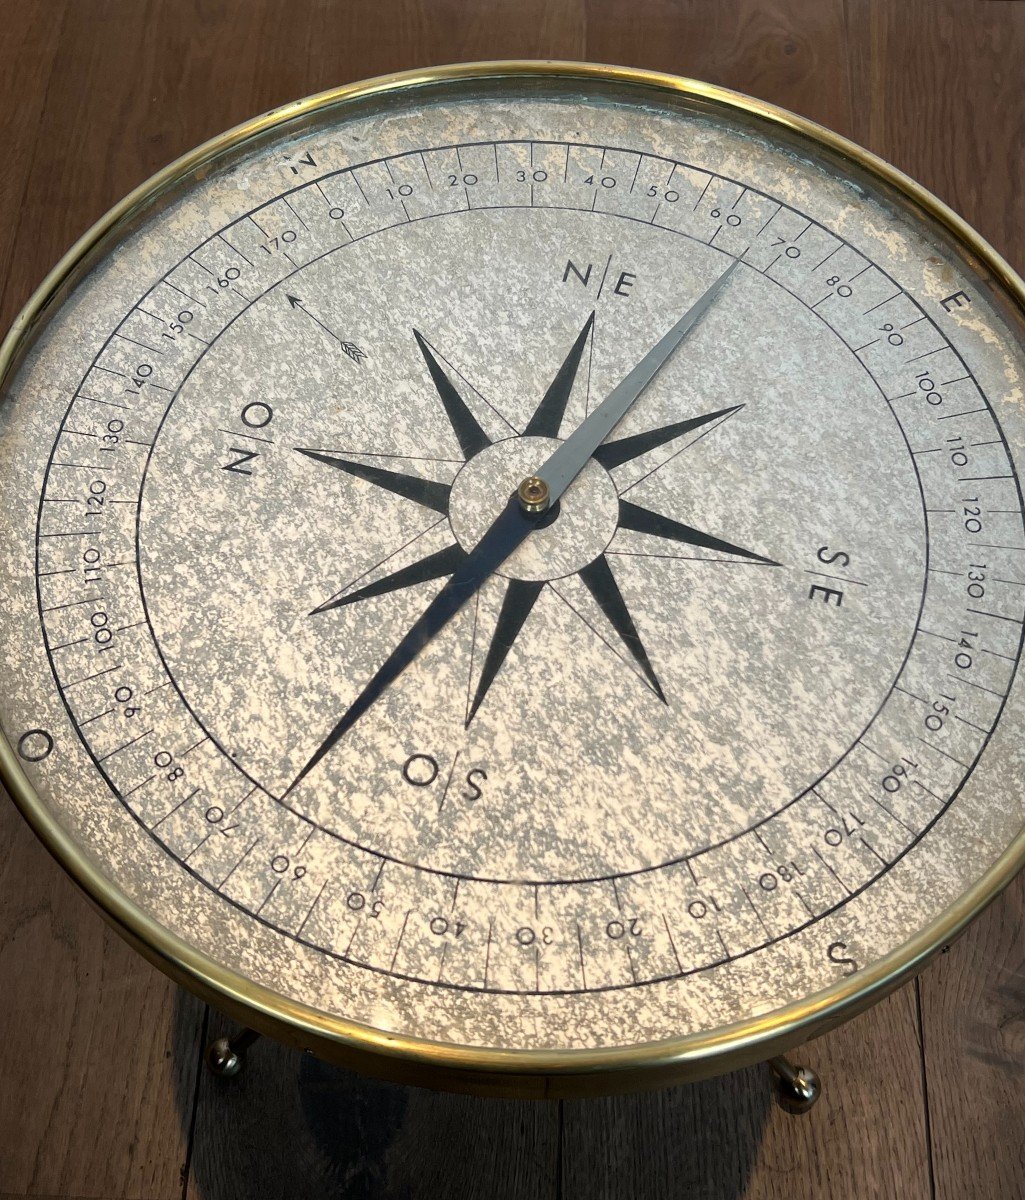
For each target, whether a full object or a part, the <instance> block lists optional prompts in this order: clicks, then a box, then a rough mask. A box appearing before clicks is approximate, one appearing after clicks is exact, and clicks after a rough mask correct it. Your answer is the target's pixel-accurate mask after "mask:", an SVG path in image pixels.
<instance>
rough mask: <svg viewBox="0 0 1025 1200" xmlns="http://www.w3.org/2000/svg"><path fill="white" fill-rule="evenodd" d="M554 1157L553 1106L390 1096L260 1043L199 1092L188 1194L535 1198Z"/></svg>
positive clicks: (403, 1093) (389, 1091) (552, 1185)
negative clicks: (241, 1063)
mask: <svg viewBox="0 0 1025 1200" xmlns="http://www.w3.org/2000/svg"><path fill="white" fill-rule="evenodd" d="M230 1028H231V1027H230V1026H229V1025H227V1024H226V1023H225V1022H224V1021H223V1020H222V1019H221V1018H220V1017H216V1018H215V1019H214V1021H213V1022H212V1023H211V1029H212V1031H213V1032H214V1034H215V1035H216V1034H217V1033H219V1032H221V1031H224V1030H228V1029H230ZM558 1152H559V1114H558V1107H557V1105H556V1104H555V1103H553V1102H538V1103H531V1102H529V1101H512V1100H493V1101H481V1100H476V1099H474V1098H472V1097H466V1096H443V1095H439V1094H437V1093H433V1092H428V1091H423V1090H421V1089H419V1088H406V1087H397V1086H395V1085H394V1084H388V1083H379V1082H376V1081H374V1080H368V1079H361V1078H359V1077H358V1076H355V1075H352V1074H351V1073H349V1072H347V1071H342V1070H339V1069H338V1068H336V1067H331V1066H327V1065H326V1064H324V1063H321V1062H318V1061H317V1060H316V1059H314V1058H312V1057H310V1056H309V1055H304V1054H301V1053H299V1052H298V1051H295V1050H289V1049H286V1048H285V1047H283V1046H278V1045H274V1044H272V1043H270V1042H266V1041H261V1042H257V1043H256V1045H255V1046H254V1047H253V1048H252V1050H251V1051H250V1053H249V1057H248V1061H247V1064H246V1069H245V1073H244V1075H243V1076H241V1077H239V1078H237V1079H234V1080H219V1079H215V1078H213V1077H212V1076H210V1075H209V1074H206V1075H204V1078H203V1079H202V1081H201V1083H200V1092H199V1107H198V1110H197V1114H196V1131H195V1143H194V1150H193V1156H192V1163H191V1175H190V1180H189V1189H188V1195H189V1196H191V1197H196V1198H199V1197H214V1196H215V1197H217V1200H248V1198H249V1197H253V1196H259V1197H260V1198H261V1200H299V1198H300V1197H313V1196H316V1197H318V1198H321V1197H322V1198H323V1200H335V1198H336V1197H337V1198H338V1200H343V1198H344V1200H371V1198H373V1200H436V1198H439V1197H445V1198H446V1200H449V1198H451V1200H464V1198H465V1200H470V1198H471V1197H487V1198H488V1200H520V1198H524V1200H525V1198H526V1197H530V1198H532V1200H547V1198H554V1197H555V1196H556V1195H557V1190H556V1189H557V1184H556V1180H557V1177H558V1172H557V1170H556V1166H557V1159H558Z"/></svg>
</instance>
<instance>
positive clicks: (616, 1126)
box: [0, 0, 1025, 1200]
mask: <svg viewBox="0 0 1025 1200" xmlns="http://www.w3.org/2000/svg"><path fill="white" fill-rule="evenodd" d="M500 57H538V58H541V57H558V58H574V59H584V58H586V59H592V60H597V61H604V62H618V63H625V64H631V65H637V66H644V67H652V68H661V69H663V70H667V71H675V72H678V73H681V74H686V75H694V76H696V77H698V78H703V79H706V80H710V81H712V82H715V83H720V84H725V85H727V86H729V87H732V88H737V89H739V90H741V91H745V92H749V93H751V94H753V95H755V96H759V97H762V98H764V99H766V100H771V101H775V102H776V103H778V104H782V105H784V106H785V107H788V108H792V109H795V110H796V111H798V112H800V113H803V114H804V115H806V116H809V117H812V118H814V119H815V120H818V121H821V122H823V123H824V124H826V125H828V126H831V127H832V128H833V129H836V130H838V131H840V132H841V133H845V134H847V135H849V136H851V137H853V138H854V139H855V140H857V141H859V142H861V143H862V144H863V145H866V146H868V147H869V148H870V149H872V150H874V151H875V152H876V153H878V154H881V155H883V156H884V157H885V158H888V159H890V160H891V161H892V162H894V163H896V164H897V166H899V167H901V168H903V169H904V170H905V171H907V172H909V173H910V174H911V175H913V176H914V177H916V178H917V179H919V180H920V181H921V182H923V183H924V184H925V185H926V186H928V187H930V188H931V189H933V190H934V191H935V192H937V193H938V194H939V195H940V196H941V197H943V199H945V200H946V201H948V202H949V203H950V204H951V205H953V207H954V208H955V209H957V210H958V211H959V212H960V213H962V214H963V215H964V216H965V217H966V218H967V219H968V220H969V221H970V222H971V223H972V224H974V225H975V226H976V227H977V228H978V229H979V230H980V231H981V232H982V233H983V234H984V235H985V236H986V237H987V238H989V239H990V240H991V241H992V242H993V243H994V245H995V246H996V247H997V248H998V249H999V250H1000V251H1001V252H1002V253H1003V254H1004V255H1005V256H1006V257H1007V258H1008V259H1009V260H1010V261H1011V263H1012V264H1013V265H1015V266H1016V267H1017V268H1018V270H1019V271H1021V270H1022V269H1023V268H1025V186H1023V182H1025V172H1023V167H1025V86H1023V85H1025V3H1019V2H1017V0H762V2H760V3H759V2H757V0H721V2H717V0H348V2H346V0H337V2H333V0H0V327H3V328H6V326H7V325H8V324H9V323H10V321H11V319H12V318H13V317H14V315H15V313H16V312H17V311H18V309H19V308H20V306H21V305H22V304H23V303H24V301H25V300H26V299H27V298H28V296H29V293H30V292H31V290H32V289H33V288H34V287H35V286H36V284H37V283H38V282H39V281H40V279H41V278H42V276H43V275H44V273H45V272H46V270H47V269H48V268H49V267H50V266H51V265H52V263H53V262H54V261H55V260H56V259H57V258H58V257H59V256H60V254H62V253H63V251H64V250H65V249H66V248H67V247H68V245H69V244H70V243H71V242H72V241H73V240H74V238H76V237H77V236H78V234H80V233H81V232H82V231H83V230H84V229H85V228H86V226H87V225H89V224H90V223H91V222H92V221H93V220H95V219H96V218H97V217H98V216H100V214H101V213H103V212H104V211H105V210H106V209H107V208H108V207H109V206H110V205H111V204H113V203H114V202H115V201H116V200H117V199H119V198H120V197H121V196H122V195H123V194H124V193H125V192H127V191H128V190H129V189H130V188H131V187H133V186H134V185H135V184H137V183H139V182H140V181H142V180H143V179H145V178H146V177H147V176H148V175H150V174H151V173H152V172H154V171H156V170H157V169H158V168H159V167H162V166H163V165H164V164H165V163H166V162H168V161H169V160H170V159H172V158H174V157H175V156H176V155H178V154H180V153H181V152H182V151H184V150H186V149H188V148H189V147H191V146H193V145H195V144H196V143H198V142H200V141H202V140H204V139H205V138H207V137H209V136H211V135H212V134H215V133H218V132H220V131H221V130H222V129H225V128H227V127H229V126H231V125H233V124H235V123H237V122H239V121H241V120H243V119H244V118H246V117H248V116H251V115H253V114H255V113H258V112H261V111H263V110H265V109H268V108H271V107H273V106H274V105H277V104H279V103H282V102H284V101H287V100H291V99H295V98H297V97H299V96H303V95H306V94H308V93H310V92H315V91H319V90H321V89H323V88H327V87H330V86H332V85H335V84H339V83H344V82H346V81H349V80H353V79H357V78H360V77H364V76H368V75H373V74H377V73H380V72H387V71H393V70H397V69H400V68H404V67H413V66H423V65H427V64H431V63H439V62H446V61H448V62H452V61H459V60H468V59H481V58H500ZM1023 907H1025V887H1023V886H1022V885H1021V884H1018V885H1015V886H1013V887H1012V888H1011V889H1010V891H1009V892H1008V893H1007V894H1006V895H1005V896H1004V897H1002V898H1001V899H1000V900H999V901H998V902H997V903H996V904H995V905H994V906H993V907H992V908H991V909H990V910H989V912H988V913H987V914H986V915H985V916H983V918H982V919H981V920H980V921H978V922H977V924H976V925H975V926H974V927H973V928H972V929H971V930H970V931H969V933H968V934H967V935H966V936H965V937H964V938H963V939H962V940H961V941H960V942H959V943H958V944H957V945H956V946H955V947H954V949H953V950H952V951H951V952H950V953H949V954H947V955H946V956H944V957H943V958H942V959H940V960H939V962H938V963H937V964H936V965H934V966H933V967H931V968H930V969H929V971H928V972H927V973H926V974H925V975H924V976H923V977H922V978H921V980H920V981H918V982H916V983H913V984H911V985H909V986H907V987H905V988H904V989H903V990H901V991H900V992H898V993H897V994H896V995H894V996H893V997H891V998H890V999H889V1000H887V1001H885V1002H884V1003H883V1004H881V1005H880V1006H878V1007H877V1008H876V1009H874V1010H873V1011H871V1012H869V1013H868V1014H867V1015H865V1016H863V1017H861V1018H859V1019H858V1020H856V1021H855V1022H853V1023H852V1024H850V1025H849V1026H846V1027H845V1028H843V1029H841V1030H839V1031H837V1032H835V1033H833V1034H831V1035H830V1036H829V1037H827V1038H823V1039H821V1040H819V1041H817V1042H814V1043H812V1044H810V1045H809V1046H807V1047H806V1048H805V1049H804V1050H803V1051H802V1054H803V1057H804V1058H806V1059H807V1061H809V1062H810V1063H812V1064H814V1066H815V1067H816V1068H817V1069H818V1070H819V1072H820V1073H821V1075H822V1078H823V1080H824V1082H825V1088H826V1090H825V1095H824V1098H823V1100H822V1102H821V1103H820V1105H819V1106H818V1108H817V1109H816V1110H815V1111H814V1112H813V1113H812V1114H811V1115H810V1116H808V1117H805V1118H796V1119H795V1118H788V1117H786V1116H785V1115H783V1114H782V1113H781V1112H780V1111H778V1110H777V1109H776V1108H775V1107H774V1106H773V1105H772V1103H771V1101H770V1098H769V1091H768V1084H767V1078H766V1074H765V1072H764V1070H763V1069H761V1068H758V1069H751V1070H747V1071H743V1072H740V1073H738V1074H736V1075H733V1076H730V1077H728V1078H726V1079H723V1080H719V1081H713V1082H710V1083H705V1084H701V1085H698V1086H694V1087H683V1088H677V1089H674V1090H671V1091H663V1092H657V1093H652V1094H647V1095H641V1096H633V1097H625V1098H616V1099H609V1100H597V1101H587V1102H584V1101H580V1102H565V1103H558V1104H557V1103H539V1104H529V1103H514V1102H501V1101H476V1100H472V1099H467V1098H455V1097H448V1096H440V1095H435V1094H432V1093H428V1092H422V1091H416V1090H412V1089H403V1088H397V1087H391V1086H386V1085H382V1084H377V1083H374V1082H371V1081H366V1080H362V1079H358V1078H356V1077H355V1076H352V1075H349V1074H346V1073H345V1072H341V1071H337V1070H334V1069H332V1068H329V1067H326V1066H324V1065H322V1064H320V1063H318V1062H316V1061H315V1060H313V1059H311V1058H309V1057H308V1056H302V1055H299V1054H296V1053H293V1052H291V1051H288V1050H284V1049H281V1048H279V1047H277V1046H274V1045H271V1044H269V1043H261V1044H259V1045H258V1046H257V1047H256V1048H255V1049H254V1051H253V1053H252V1054H251V1056H250V1063H249V1067H248V1068H247V1072H246V1074H245V1076H244V1077H243V1078H240V1079H237V1080H234V1081H220V1080H215V1079H213V1078H212V1077H210V1076H209V1075H208V1074H206V1073H205V1072H203V1071H201V1070H200V1065H199V1064H200V1056H201V1050H202V1046H203V1043H204V1041H205V1039H207V1038H208V1037H210V1036H213V1035H215V1034H216V1033H217V1032H218V1031H220V1030H223V1029H225V1028H226V1025H225V1023H224V1022H223V1020H222V1019H221V1018H220V1017H219V1016H218V1015H217V1014H216V1013H213V1012H208V1011H207V1010H206V1009H205V1008H204V1006H203V1005H202V1004H200V1003H199V1002H198V1001H196V1000H195V999H193V998H192V997H190V996H188V995H186V994H184V993H182V992H180V991H178V990H177V989H176V988H175V987H174V986H173V985H171V984H170V983H168V982H167V981H166V980H165V979H164V978H163V976H161V975H159V974H158V973H157V972H156V971H154V970H153V969H152V968H151V967H149V966H148V965H147V964H145V963H144V962H143V961H142V960H141V959H139V958H138V957H136V956H135V955H134V954H133V953H132V952H131V951H130V950H128V948H127V947H126V946H125V945H123V944H122V943H121V942H120V940H119V939H118V938H117V937H116V936H115V935H114V934H112V933H110V932H109V931H108V930H107V929H106V928H105V926H104V925H103V923H102V922H101V920H100V919H99V917H97V916H96V915H95V913H94V912H92V910H91V909H90V908H89V907H88V906H87V905H86V903H85V901H84V900H83V899H82V898H81V897H80V896H79V895H78V894H77V892H76V891H75V890H74V888H73V887H72V885H71V884H70V883H69V882H68V881H67V880H66V879H64V877H63V876H62V875H61V873H60V872H59V870H58V869H57V868H56V866H55V865H54V864H53V863H52V862H51V861H50V860H49V858H48V857H47V855H46V854H45V852H44V851H43V850H42V848H41V847H40V846H39V845H38V844H37V843H36V842H35V840H34V839H33V837H32V835H31V834H30V833H29V831H28V829H27V827H25V825H24V824H23V823H22V821H21V819H20V818H19V816H18V815H17V813H16V812H15V810H14V808H13V806H12V805H10V804H9V803H7V802H6V801H2V800H0V1029H2V1036H0V1197H9V1198H10V1197H27V1196H37V1197H38V1196H51V1197H62V1198H66V1197H81V1198H85V1197H89V1198H91V1200H97V1198H115V1197H116V1198H119V1200H120V1198H125V1200H128V1198H131V1200H177V1198H179V1197H182V1198H184V1197H191V1198H193V1200H196V1198H212V1200H226V1198H232V1200H234V1198H243V1197H245V1198H249V1197H256V1198H259V1200H276V1198H279V1197H281V1198H288V1200H293V1198H296V1200H300V1198H301V1200H306V1198H310V1200H321V1198H325V1200H326V1198H334V1197H347V1198H348V1197H353V1198H358V1197H364V1196H366V1197H370V1196H372V1197H382V1198H396V1200H406V1198H410V1200H414V1198H415V1200H419V1198H421V1197H423V1198H425V1200H428V1198H429V1200H447V1198H449V1197H452V1198H461V1197H482V1198H486V1200H512V1198H516V1200H520V1198H524V1200H525V1198H528V1197H529V1198H538V1200H548V1198H555V1197H563V1198H565V1200H611V1198H613V1197H615V1198H620V1197H622V1198H624V1200H647V1198H649V1197H670V1196H672V1197H684V1196H686V1197H696V1198H701V1197H708V1198H713V1197H714V1198H716V1200H723V1198H729V1200H733V1198H739V1197H745V1198H769V1197H779V1198H780V1200H783V1198H785V1200H804V1198H806V1197H808V1198H815V1200H821V1198H826V1200H847V1198H850V1200H855V1198H856V1200H865V1198H871V1197H887V1198H888V1197H900V1198H901V1200H905V1198H906V1200H919V1198H924V1197H933V1196H937V1197H943V1198H947V1197H950V1198H954V1197H957V1198H959V1200H960V1198H964V1197H969V1198H975V1197H982V1198H985V1200H989V1198H991V1197H992V1198H997V1200H1004V1198H1008V1200H1011V1198H1017V1197H1021V1196H1023V1195H1025V1086H1023V1084H1025V937H1023V934H1025V931H1023Z"/></svg>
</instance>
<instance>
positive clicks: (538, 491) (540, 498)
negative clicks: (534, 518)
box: [517, 475, 551, 513]
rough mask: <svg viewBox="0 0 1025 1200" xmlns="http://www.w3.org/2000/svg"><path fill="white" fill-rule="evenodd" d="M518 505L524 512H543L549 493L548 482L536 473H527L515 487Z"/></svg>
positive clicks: (546, 506)
mask: <svg viewBox="0 0 1025 1200" xmlns="http://www.w3.org/2000/svg"><path fill="white" fill-rule="evenodd" d="M517 495H518V496H519V498H520V505H521V507H522V508H523V511H524V512H528V513H543V512H544V511H545V510H546V509H547V508H548V503H549V500H550V498H551V497H550V494H549V491H548V484H547V483H545V481H544V480H543V479H539V478H538V477H537V476H536V475H528V476H527V478H526V479H524V480H523V481H522V483H521V484H520V486H519V488H518V489H517Z"/></svg>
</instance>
